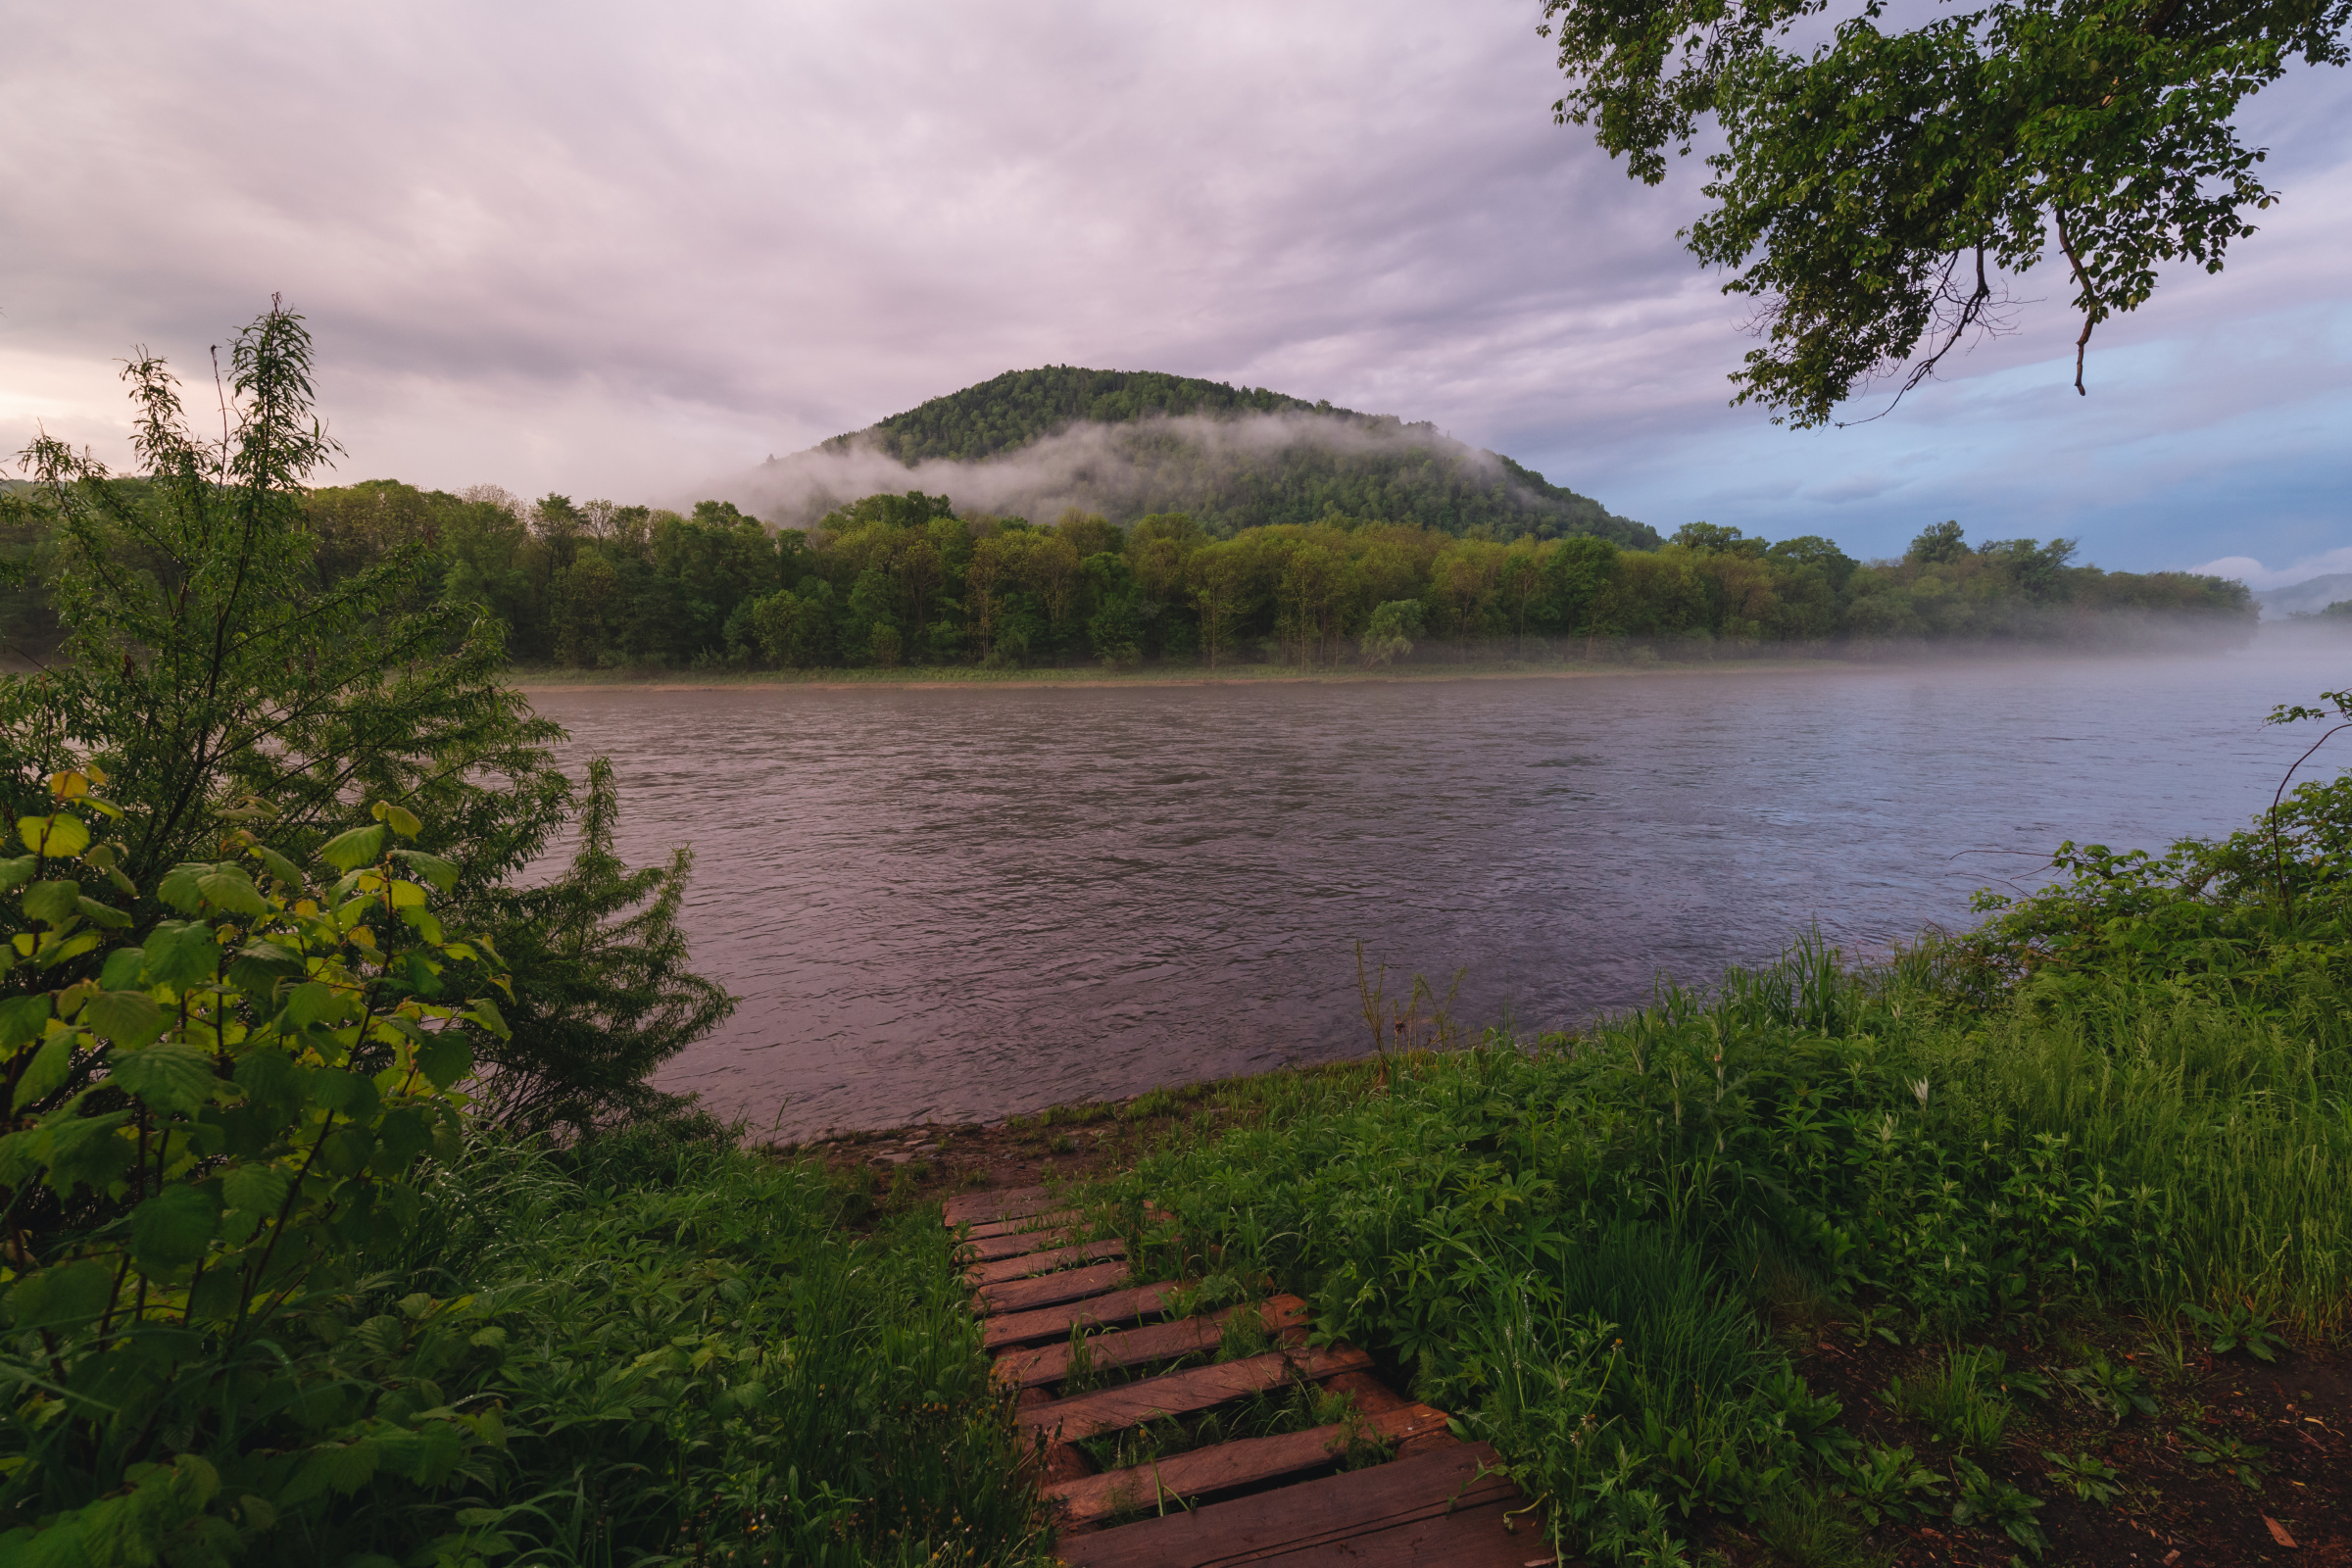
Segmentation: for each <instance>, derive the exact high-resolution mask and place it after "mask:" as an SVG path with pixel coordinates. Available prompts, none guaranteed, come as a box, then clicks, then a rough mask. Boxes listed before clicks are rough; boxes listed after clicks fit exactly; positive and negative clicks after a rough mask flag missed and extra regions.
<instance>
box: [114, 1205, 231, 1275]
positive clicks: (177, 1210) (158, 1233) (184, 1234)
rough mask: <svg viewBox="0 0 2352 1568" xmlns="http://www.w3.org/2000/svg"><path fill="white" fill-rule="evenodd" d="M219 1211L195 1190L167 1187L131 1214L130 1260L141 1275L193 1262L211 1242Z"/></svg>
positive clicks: (153, 1273) (217, 1222) (165, 1270)
mask: <svg viewBox="0 0 2352 1568" xmlns="http://www.w3.org/2000/svg"><path fill="white" fill-rule="evenodd" d="M220 1223H221V1211H220V1209H219V1207H218V1206H217V1205H216V1204H215V1203H214V1201H213V1199H212V1195H211V1194H209V1193H207V1192H205V1191H204V1190H203V1189H202V1188H198V1187H184V1186H180V1187H167V1188H165V1189H164V1190H163V1191H162V1192H160V1193H158V1194H156V1195H155V1196H154V1197H153V1198H150V1199H149V1200H147V1201H145V1202H144V1203H141V1204H140V1205H139V1206H138V1207H136V1208H134V1209H132V1210H131V1211H130V1260H131V1261H132V1262H133V1263H135V1264H136V1265H138V1268H139V1271H140V1272H141V1273H144V1274H149V1275H155V1274H168V1273H170V1272H171V1271H172V1270H173V1269H175V1268H179V1267H183V1266H185V1265H187V1264H189V1263H193V1262H195V1261H196V1260H197V1259H198V1258H200V1257H202V1256H204V1250H205V1248H206V1247H207V1246H209V1245H210V1244H211V1242H212V1240H213V1231H214V1229H215V1228H216V1227H217V1226H219V1224H220Z"/></svg>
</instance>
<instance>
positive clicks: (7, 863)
mask: <svg viewBox="0 0 2352 1568" xmlns="http://www.w3.org/2000/svg"><path fill="white" fill-rule="evenodd" d="M40 868H41V858H40V857H39V856H37V855H20V856H18V857H17V858H15V859H13V860H0V893H14V892H15V891H16V890H17V889H19V888H21V887H23V886H24V885H25V883H27V882H29V881H31V880H32V873H33V872H35V871H38V870H39V869H40Z"/></svg>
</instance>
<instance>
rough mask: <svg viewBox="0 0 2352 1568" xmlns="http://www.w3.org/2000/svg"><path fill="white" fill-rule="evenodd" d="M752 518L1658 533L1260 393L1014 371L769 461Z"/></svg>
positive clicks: (1622, 536)
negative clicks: (1153, 519) (866, 505)
mask: <svg viewBox="0 0 2352 1568" xmlns="http://www.w3.org/2000/svg"><path fill="white" fill-rule="evenodd" d="M753 484H754V486H755V489H756V491H757V492H758V493H757V494H756V495H755V496H754V497H753V498H752V500H753V504H754V505H755V506H756V507H757V508H758V509H759V510H760V512H761V513H762V514H763V515H768V516H771V517H773V518H774V519H775V520H776V521H778V522H781V523H784V524H786V525H788V526H798V525H805V524H806V523H807V522H809V521H812V520H813V519H815V518H816V517H818V516H821V515H824V514H825V513H827V512H830V511H832V510H833V509H834V508H835V507H838V506H840V505H843V504H844V503H846V502H848V501H850V500H853V499H855V498H856V497H858V496H860V495H865V494H871V493H873V492H874V491H877V490H887V489H900V490H916V489H919V490H922V491H925V492H935V493H943V494H946V495H949V496H951V497H953V498H954V500H955V502H956V506H957V507H958V508H960V509H962V510H964V511H966V512H989V513H997V514H1009V515H1018V516H1024V517H1028V518H1030V519H1031V520H1033V521H1039V522H1043V521H1047V520H1050V519H1051V518H1053V517H1054V516H1055V515H1058V514H1059V513H1060V512H1061V511H1063V510H1064V509H1066V508H1070V507H1075V508H1077V509H1079V510H1080V511H1083V512H1094V513H1100V514H1102V515H1105V516H1107V517H1109V518H1110V519H1111V520H1112V521H1114V522H1118V523H1121V524H1125V523H1129V522H1133V521H1135V520H1137V519H1138V518H1141V517H1146V516H1152V515H1160V514H1167V513H1179V512H1180V513H1183V514H1185V515H1188V516H1190V517H1192V518H1193V519H1194V520H1195V521H1196V522H1198V523H1199V524H1200V525H1201V527H1202V528H1204V529H1205V530H1207V532H1208V533H1209V534H1210V535H1211V536H1213V537H1218V538H1225V537H1230V536H1231V535H1233V534H1234V533H1236V532H1238V531H1239V530H1241V529H1244V528H1250V527H1262V526H1266V525H1268V524H1275V523H1301V524H1303V523H1310V522H1313V521H1315V520H1317V519H1318V518H1321V517H1325V516H1330V515H1349V516H1358V517H1377V518H1379V519H1381V520H1382V521H1386V522H1397V523H1406V524H1414V525H1419V526H1423V527H1429V528H1435V529H1437V530H1439V531H1440V532H1443V533H1447V534H1451V535H1454V536H1455V537H1457V538H1477V539H1491V540H1495V541H1497V542H1507V541H1509V540H1512V539H1521V538H1537V539H1556V538H1562V537H1566V536H1570V535H1577V534H1591V535H1596V536H1598V537H1601V538H1605V539H1609V540H1612V541H1614V542H1616V543H1618V544H1621V545H1628V546H1632V547H1634V548H1637V549H1653V548H1655V547H1656V545H1657V543H1658V534H1657V530H1655V529H1654V528H1651V527H1650V526H1648V525H1647V524H1646V523H1641V522H1636V521H1633V520H1632V519H1630V518H1627V517H1621V516H1618V515H1615V514H1613V513H1611V512H1610V511H1609V510H1608V509H1607V508H1605V507H1603V506H1602V505H1601V504H1600V503H1599V502H1597V501H1594V500H1593V499H1592V498H1590V497H1588V496H1582V495H1579V494H1577V493H1576V492H1575V491H1573V490H1569V489H1566V488H1564V487H1562V486H1559V485H1555V484H1553V483H1551V482H1550V481H1548V480H1547V479H1545V478H1544V475H1542V474H1540V473H1537V472H1536V471H1535V470H1533V469H1531V468H1528V467H1526V466H1522V465H1520V464H1518V463H1514V462H1513V461H1511V460H1510V459H1509V458H1506V457H1503V456H1501V455H1500V454H1498V453H1494V452H1488V451H1485V450H1482V449H1480V448H1477V447H1473V446H1470V445H1468V444H1466V443H1464V442H1461V441H1457V440H1455V439H1453V438H1452V437H1451V436H1448V435H1446V434H1445V433H1444V432H1443V431H1441V430H1439V429H1438V428H1437V426H1436V425H1434V424H1430V423H1428V422H1426V421H1421V422H1412V423H1408V422H1406V421H1405V420H1403V419H1399V418H1397V417H1395V416H1392V415H1373V414H1359V413H1357V412H1356V411H1354V410H1352V409H1342V408H1335V407H1333V406H1332V405H1331V404H1329V403H1310V402H1308V401H1306V400H1305V399H1304V398H1295V397H1291V396H1288V395H1287V394H1284V393H1281V392H1275V391H1270V390H1268V389H1267V388H1264V387H1237V386H1231V385H1228V384H1227V383H1225V382H1223V381H1204V380H1200V379H1196V378H1193V377H1188V376H1179V375H1167V374H1163V373H1161V372H1158V371H1153V370H1094V369H1087V368H1081V367H1077V366H1066V365H1056V366H1047V367H1044V368H1039V369H1033V370H1008V371H1006V372H1005V374H1003V375H1000V376H997V377H996V378H995V379H993V380H989V381H983V382H981V383H980V384H979V385H977V386H970V387H966V388H964V389H963V390H962V391H960V392H954V393H950V394H949V395H947V396H946V397H939V398H933V399H932V400H931V401H929V402H928V403H924V404H921V405H919V406H917V407H915V408H912V409H908V410H907V411H906V412H905V413H903V414H894V415H892V416H891V417H889V418H887V419H883V420H881V421H880V422H878V423H876V424H873V425H870V426H868V427H867V428H866V429H863V430H856V431H852V432H850V433H849V434H846V435H839V436H835V437H833V438H832V439H831V440H829V441H826V442H823V443H822V444H820V445H819V446H817V447H814V448H812V449H810V450H809V451H808V452H804V453H800V454H797V455H796V456H794V457H790V458H784V459H778V460H771V461H770V462H769V463H768V464H767V465H766V466H763V467H762V468H761V469H760V471H759V472H758V474H757V475H755V476H754V479H753Z"/></svg>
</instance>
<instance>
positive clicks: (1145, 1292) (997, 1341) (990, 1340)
mask: <svg viewBox="0 0 2352 1568" xmlns="http://www.w3.org/2000/svg"><path fill="white" fill-rule="evenodd" d="M1181 1289H1183V1287H1182V1286H1180V1285H1179V1284H1178V1283H1177V1282H1176V1281H1174V1280H1161V1281H1160V1282H1159V1283H1158V1284H1156V1285H1138V1286H1135V1287H1133V1288H1131V1289H1129V1290H1124V1291H1112V1292H1110V1293H1109V1294H1107V1295H1104V1296H1098V1297H1095V1298H1093V1299H1089V1300H1082V1301H1076V1302H1073V1303H1071V1304H1069V1305H1066V1306H1047V1307H1040V1308H1038V1309H1037V1310H1036V1311H1034V1312H1006V1313H1005V1314H1003V1315H1002V1316H999V1317H992V1318H989V1319H987V1320H986V1321H984V1322H983V1323H982V1324H981V1325H980V1347H981V1348H982V1349H986V1350H994V1349H997V1348H1001V1347H1003V1346H1007V1345H1022V1344H1026V1343H1028V1342H1030V1341H1033V1340H1057V1339H1060V1338H1061V1337H1063V1336H1064V1335H1066V1334H1068V1333H1069V1332H1070V1330H1072V1329H1089V1328H1095V1327H1098V1326H1108V1325H1110V1324H1113V1323H1132V1322H1134V1321H1135V1320H1136V1319H1137V1318H1141V1317H1157V1316H1158V1315H1159V1314H1160V1313H1162V1312H1165V1311H1166V1310H1167V1309H1168V1299H1169V1298H1170V1297H1172V1296H1174V1295H1175V1294H1176V1293H1177V1292H1178V1291H1179V1290H1181Z"/></svg>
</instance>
